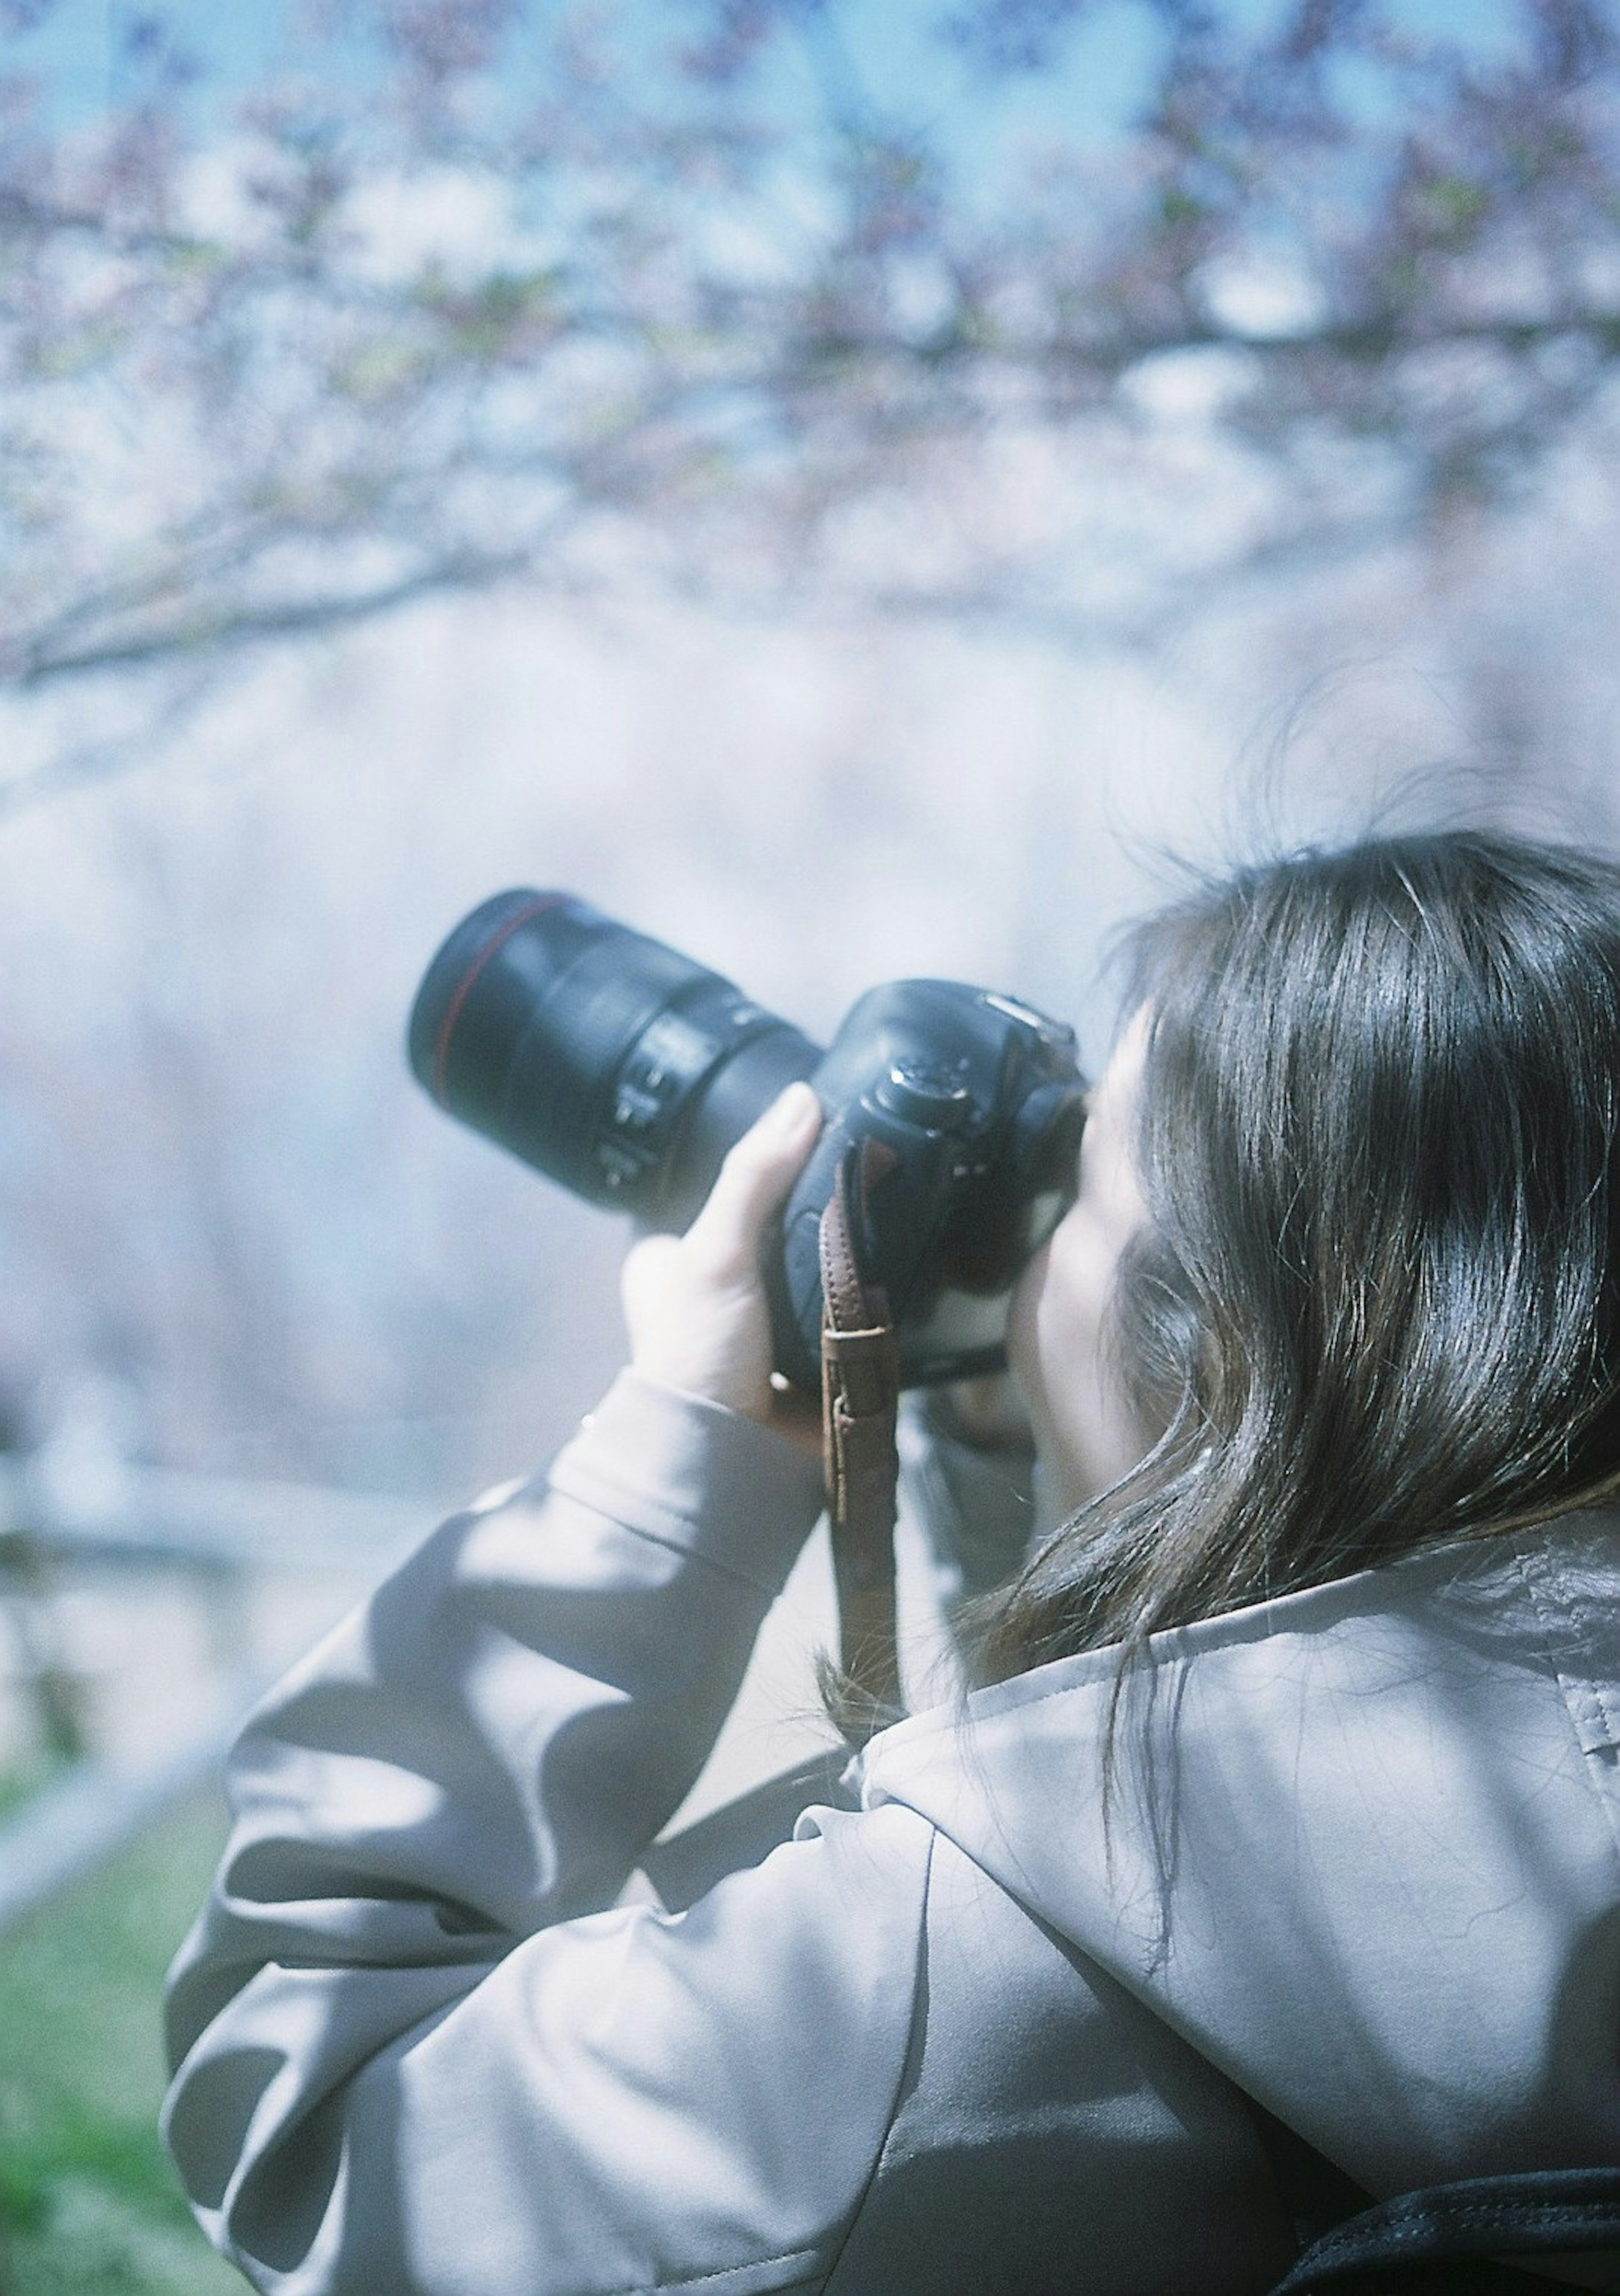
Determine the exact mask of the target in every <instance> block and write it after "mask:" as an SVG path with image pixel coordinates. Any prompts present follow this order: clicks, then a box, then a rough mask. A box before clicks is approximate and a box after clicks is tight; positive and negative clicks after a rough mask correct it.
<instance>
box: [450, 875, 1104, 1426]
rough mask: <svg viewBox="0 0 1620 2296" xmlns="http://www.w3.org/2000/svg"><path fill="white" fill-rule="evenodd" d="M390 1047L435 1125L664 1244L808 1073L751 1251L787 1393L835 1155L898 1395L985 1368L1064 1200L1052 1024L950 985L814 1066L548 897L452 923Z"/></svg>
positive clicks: (1067, 1038)
mask: <svg viewBox="0 0 1620 2296" xmlns="http://www.w3.org/2000/svg"><path fill="white" fill-rule="evenodd" d="M408 1048H409V1055H410V1060H411V1065H412V1067H413V1070H414V1071H415V1073H416V1075H417V1077H418V1078H419V1079H420V1080H421V1083H422V1084H423V1085H424V1086H425V1087H426V1088H427V1089H428V1090H429V1092H430V1094H431V1095H433V1097H434V1098H435V1099H436V1100H437V1101H438V1103H439V1104H440V1105H441V1106H442V1107H444V1108H446V1109H447V1110H448V1111H449V1112H450V1113H451V1114H452V1115H454V1116H457V1117H459V1118H460V1119H462V1121H463V1122H465V1123H468V1124H470V1125H471V1126H473V1127H474V1128H476V1129H477V1130H479V1131H481V1132H483V1133H485V1134H486V1135H487V1136H488V1137H490V1138H491V1139H493V1140H495V1141H497V1142H498V1143H499V1144H501V1145H502V1146H503V1147H505V1148H507V1149H509V1150H511V1152H512V1153H513V1154H515V1155H517V1156H520V1157H521V1158H522V1159H523V1160H524V1161H525V1162H527V1163H529V1164H532V1165H534V1166H535V1167H536V1169H538V1170H540V1171H543V1172H544V1173H546V1174H547V1175H548V1176H549V1177H552V1178H553V1179H555V1180H558V1181H560V1182H561V1184H562V1185H564V1186H566V1187H569V1188H571V1189H572V1190H573V1191H574V1192H575V1193H577V1194H579V1195H583V1196H585V1197H587V1198H588V1199H589V1200H590V1201H593V1202H595V1203H600V1204H603V1205H608V1206H611V1207H614V1208H617V1209H618V1210H625V1211H628V1212H630V1213H632V1214H634V1216H635V1217H636V1218H639V1219H641V1220H642V1222H643V1223H644V1224H645V1225H647V1226H653V1227H659V1228H667V1229H671V1230H674V1231H676V1232H678V1231H680V1230H682V1229H683V1228H685V1227H686V1226H688V1225H689V1223H690V1222H691V1219H692V1218H694V1217H695V1215H696V1213H697V1211H698V1210H699V1209H700V1206H701V1204H702V1203H703V1201H704V1199H705V1198H706V1196H707V1195H708V1191H709V1189H710V1187H711V1186H712V1185H713V1183H714V1179H715V1177H716V1173H717V1172H718V1170H719V1167H720V1162H721V1160H722V1158H723V1157H724V1153H725V1151H726V1150H727V1149H728V1148H729V1147H730V1146H731V1144H732V1141H734V1140H736V1139H737V1138H739V1137H740V1135H741V1134H742V1133H743V1132H744V1131H746V1130H747V1128H748V1127H749V1125H750V1124H751V1123H752V1122H753V1121H754V1119H755V1118H756V1117H757V1116H758V1115H760V1114H761V1113H762V1112H763V1111H764V1110H765V1108H766V1107H767V1106H768V1105H769V1103H771V1101H772V1100H773V1099H774V1097H775V1096H776V1095H777V1093H779V1092H780V1091H781V1088H782V1087H783V1086H784V1085H786V1084H788V1083H790V1082H791V1081H793V1080H794V1079H795V1078H809V1080H810V1082H811V1084H812V1085H813V1086H814V1088H815V1091H816V1094H817V1095H818V1097H819V1098H820V1100H821V1103H822V1109H823V1111H825V1116H826V1122H825V1126H824V1128H823V1130H822V1135H821V1137H820V1138H819V1140H818V1141H817V1143H816V1145H815V1148H814V1151H813V1152H812V1154H811V1157H810V1160H809V1162H808V1164H807V1165H806V1169H805V1170H804V1172H803V1173H802V1174H801V1175H800V1177H799V1178H798V1182H797V1184H796V1185H795V1187H794V1189H793V1192H792V1194H791V1196H790V1199H789V1201H788V1203H787V1205H786V1207H785V1208H784V1210H783V1212H782V1215H781V1222H780V1226H779V1228H778V1229H777V1230H776V1231H775V1232H773V1234H772V1235H771V1237H770V1238H769V1239H768V1240H767V1245H766V1251H765V1285H766V1291H767V1294H768V1297H769V1300H770V1303H771V1315H772V1325H773V1340H774V1346H775V1356H776V1364H777V1367H778V1369H779V1370H780V1371H781V1372H782V1373H783V1374H785V1375H786V1376H787V1377H788V1378H789V1379H790V1380H791V1381H792V1382H793V1383H794V1384H795V1385H796V1386H800V1387H804V1388H813V1387H814V1386H815V1384H816V1383H817V1382H818V1380H819V1377H820V1368H819V1366H820V1346H821V1325H822V1286H821V1269H820V1259H819V1228H820V1221H821V1214H822V1209H823V1207H824V1206H825V1205H826V1203H827V1202H828V1201H829V1199H830V1196H831V1194H832V1192H833V1187H834V1185H835V1181H836V1178H837V1175H838V1172H839V1168H840V1166H841V1165H842V1164H843V1163H844V1162H845V1160H848V1164H849V1169H850V1174H851V1179H852V1184H853V1185H852V1187H851V1198H852V1209H853V1210H854V1214H855V1247H856V1251H857V1254H858V1256H859V1259H860V1263H861V1267H862V1269H863V1275H864V1276H865V1278H866V1281H867V1282H868V1283H870V1284H871V1285H873V1286H875V1287H878V1288H880V1289H881V1291H882V1292H883V1293H884V1294H885V1296H886V1299H887V1300H888V1308H889V1311H890V1313H891V1315H892V1316H893V1317H894V1321H895V1325H896V1338H897V1341H898V1346H899V1354H900V1373H901V1378H902V1381H903V1382H904V1384H906V1385H910V1386H916V1385H923V1384H929V1383H933V1382H939V1381H944V1380H950V1379H959V1378H964V1377H968V1376H970V1375H973V1374H978V1373H981V1372H987V1371H994V1370H996V1369H999V1368H1000V1367H1001V1365H1002V1363H1003V1362H1004V1360H1005V1354H1004V1349H1005V1339H1006V1326H1007V1311H1008V1306H1009V1302H1010V1297H1011V1292H1012V1287H1013V1285H1014V1284H1015V1283H1016V1282H1017V1280H1018V1276H1019V1271H1020V1270H1021V1269H1022V1267H1024V1265H1025V1263H1026V1262H1027V1259H1029V1258H1030V1256H1031V1254H1032V1253H1033V1252H1035V1251H1037V1250H1038V1249H1039V1248H1040V1246H1041V1244H1042V1243H1043V1242H1044V1241H1045V1239H1046V1237H1047V1236H1048V1235H1049V1234H1051V1230H1052V1228H1053V1227H1054V1226H1056V1224H1057V1222H1058V1220H1059V1219H1060V1218H1061V1217H1062V1214H1063V1211H1064V1210H1065V1208H1066V1207H1067V1205H1068V1201H1070V1199H1071V1198H1072V1195H1073V1193H1074V1186H1075V1170H1076V1158H1077V1155H1078V1150H1079V1141H1080V1132H1081V1128H1082V1126H1083V1124H1084V1084H1083V1082H1082V1079H1081V1078H1080V1075H1079V1072H1078V1070H1077V1067H1076V1049H1075V1038H1074V1033H1073V1031H1072V1030H1071V1029H1068V1027H1066V1026H1065V1025H1064V1024H1063V1023H1061V1022H1059V1021H1051V1020H1049V1019H1048V1018H1047V1017H1046V1016H1045V1015H1044V1014H1043V1013H1037V1012H1035V1011H1034V1010H1033V1009H1032V1008H1031V1007H1029V1006H1028V1005H1023V1004H1020V1003H1019V1002H1018V1001H1017V1000H1016V999H1013V998H1010V997H1006V996H998V995H996V994H994V992H992V991H990V990H987V989H983V988H970V987H968V986H966V985H964V984H962V983H961V982H957V981H949V980H896V981H891V982H889V983H888V984H887V985H886V986H885V987H882V988H873V989H869V990H868V991H867V993H866V994H865V995H864V996H862V997H861V998H859V999H858V1000H857V1002H856V1003H855V1005H854V1006H853V1007H852V1009H851V1011H850V1012H849V1013H848V1015H847V1018H846V1020H845V1021H844V1022H843V1025H842V1026H841V1027H840V1029H839V1032H838V1035H837V1037H835V1038H834V1040H833V1042H832V1044H831V1046H829V1047H828V1048H827V1050H826V1051H825V1052H822V1050H821V1048H820V1047H818V1046H815V1045H814V1044H813V1043H812V1042H811V1041H810V1039H809V1038H808V1037H805V1036H803V1035H802V1034H801V1033H800V1032H799V1031H798V1029H794V1028H793V1027H792V1026H791V1025H790V1023H789V1022H787V1021H781V1020H780V1019H778V1018H777V1016H776V1015H775V1014H773V1013H767V1012H766V1011H765V1010H764V1009H763V1008H762V1007H761V1006H759V1005H756V1004H754V1003H753V1002H752V1001H751V1000H750V999H749V998H748V997H747V996H744V994H743V993H742V991H741V990H740V989H739V988H736V987H735V985H734V984H733V983H732V982H731V981H728V980H724V979H723V978H722V977H721V976H720V975H719V974H717V973H714V972H709V971H708V970H707V969H706V968H705V967H703V966H700V965H697V964H693V963H692V962H691V959H690V958H688V957H684V956H682V955H679V954H678V953H677V952H676V951H675V950H673V949H670V948H667V947H665V946H664V945H663V944H662V943H661V942H659V941H655V940H651V939H648V938H647V937H646V936H645V935H643V934H640V933H635V932H633V931H630V930H629V929H628V928H626V927H625V926H622V925H619V924H617V923H615V922H612V921H611V920H610V919H609V918H606V917H604V916H602V915H601V914H599V912H597V911H596V910H594V909H593V908H591V907H590V906H588V904H586V903H585V902H583V901H579V900H577V899H575V898H573V897H571V896H569V895H568V894H563V893H555V892H552V893H540V892H533V891H528V890H519V891H515V892H511V893H503V894H497V895H496V896H495V898H494V899H493V900H490V901H487V902H485V903H484V904H483V905H482V906H480V907H479V908H478V909H476V910H475V911H474V912H473V913H472V914H471V915H470V917H468V918H466V919H465V920H463V922H462V923H461V924H460V925H458V926H457V927H456V929H455V931H454V932H453V933H452V934H451V935H450V937H449V939H447V940H446V943H445V944H444V946H443V947H442V948H441V949H440V950H439V952H438V955H437V956H435V958H434V960H433V962H432V964H430V967H429V969H428V972H427V974H426V976H425V978H424V979H423V981H422V984H421V988H420V990H419V991H418V993H417V996H416V1000H415V1004H414V1006H413V1011H412V1015H411V1024H410V1032H409V1047H408Z"/></svg>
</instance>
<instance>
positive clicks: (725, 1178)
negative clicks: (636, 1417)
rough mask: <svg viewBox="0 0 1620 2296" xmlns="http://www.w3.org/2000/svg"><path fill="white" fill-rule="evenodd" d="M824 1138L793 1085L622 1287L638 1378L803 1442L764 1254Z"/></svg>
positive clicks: (627, 1272) (806, 1098)
mask: <svg viewBox="0 0 1620 2296" xmlns="http://www.w3.org/2000/svg"><path fill="white" fill-rule="evenodd" d="M821 1128H822V1110H821V1103H820V1102H819V1101H818V1100H817V1099H816V1096H815V1095H814V1092H813V1091H812V1090H811V1088H810V1087H809V1086H808V1085H807V1084H790V1086H789V1087H788V1088H787V1090H786V1091H785V1092H784V1093H782V1094H781V1096H780V1097H779V1098H778V1099H776V1100H774V1101H773V1102H772V1103H771V1105H770V1107H769V1108H767V1109H766V1111H765V1114H764V1115H763V1116H762V1117H761V1118H760V1119H759V1121H758V1122H757V1124H756V1125H755V1126H754V1127H753V1128H752V1129H751V1130H749V1131H748V1132H745V1133H744V1134H743V1136H742V1137H741V1139H740V1140H739V1141H738V1142H737V1143H736V1144H735V1145H734V1146H733V1147H732V1150H731V1152H730V1153H729V1154H728V1156H727V1157H726V1160H725V1161H724V1164H722V1166H721V1167H720V1175H719V1177H718V1178H717V1179H716V1182H715V1185H714V1188H713V1190H712V1191H711V1193H710V1195H709V1199H708V1202H707V1203H706V1204H705V1205H704V1207H703V1209H702V1210H701V1211H700V1213H699V1214H698V1217H697V1218H696V1219H695V1220H694V1221H693V1222H692V1224H691V1227H689V1228H688V1229H687V1231H686V1234H684V1235H680V1236H675V1235H648V1236H643V1237H642V1239H641V1241H640V1242H638V1243H635V1244H633V1245H632V1247H631V1250H630V1253H629V1256H628V1258H627V1259H626V1261H625V1269H624V1275H623V1279H622V1286H621V1288H622V1293H623V1299H624V1308H625V1322H626V1325H627V1326H628V1329H629V1333H630V1360H631V1363H632V1364H633V1365H634V1367H635V1369H636V1370H637V1371H641V1372H645V1373H646V1374H647V1375H648V1377H649V1378H650V1379H659V1380H662V1381H663V1382H665V1384H666V1385H667V1386H668V1387H678V1388H681V1389H683V1390H684V1392H685V1393H686V1394H688V1395H696V1396H700V1397H701V1398H703V1399H704V1400H705V1401H706V1402H708V1403H723V1404H724V1405H726V1406H728V1408H730V1409H731V1410H732V1411H741V1412H745V1413H746V1414H747V1415H748V1416H749V1418H750V1419H758V1420H763V1421H765V1422H767V1423H771V1424H777V1425H781V1426H783V1427H784V1428H785V1429H786V1431H788V1432H790V1433H795V1434H796V1433H798V1432H799V1431H800V1429H799V1426H798V1425H797V1424H795V1420H796V1418H797V1419H798V1420H799V1421H800V1422H802V1420H803V1418H804V1414H803V1413H802V1412H801V1413H799V1414H797V1415H796V1414H795V1413H794V1411H793V1410H792V1407H791V1404H790V1401H789V1400H788V1399H786V1398H783V1397H781V1395H780V1394H779V1393H778V1391H777V1390H776V1389H774V1388H773V1385H772V1383H771V1366H772V1348H771V1317H770V1311H769V1308H767V1306H766V1304H765V1283H764V1280H763V1278H762V1276H761V1274H760V1266H759V1246H760V1238H761V1236H762V1234H764V1231H765V1223H766V1221H767V1220H768V1219H769V1218H770V1217H771V1215H772V1213H773V1212H774V1211H777V1210H780V1209H781V1205H782V1204H784V1203H785V1202H786V1201H787V1199H788V1194H789V1191H790V1189H791V1187H792V1185H793V1183H794V1181H795V1180H796V1179H797V1178H798V1175H799V1173H800V1171H801V1170H802V1169H804V1164H805V1160H806V1157H807V1156H808V1155H809V1153H810V1150H811V1147H812V1146H813V1144H814V1140H815V1136H816V1135H817V1133H818V1132H819V1131H820V1130H821Z"/></svg>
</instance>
